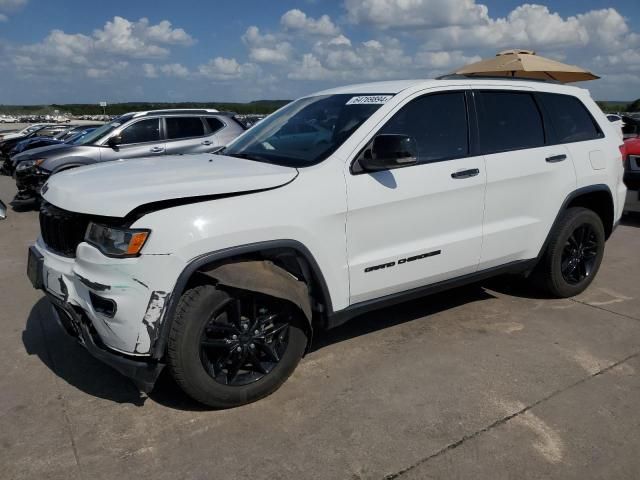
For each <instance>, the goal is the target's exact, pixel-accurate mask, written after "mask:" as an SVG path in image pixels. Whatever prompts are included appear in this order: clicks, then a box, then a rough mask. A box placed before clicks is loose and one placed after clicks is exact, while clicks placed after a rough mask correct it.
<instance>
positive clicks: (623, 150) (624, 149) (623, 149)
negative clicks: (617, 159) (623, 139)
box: [618, 143, 627, 163]
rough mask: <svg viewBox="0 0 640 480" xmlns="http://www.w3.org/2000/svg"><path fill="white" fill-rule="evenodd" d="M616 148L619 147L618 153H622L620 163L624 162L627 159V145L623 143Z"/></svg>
mask: <svg viewBox="0 0 640 480" xmlns="http://www.w3.org/2000/svg"><path fill="white" fill-rule="evenodd" d="M618 148H620V155H622V163H625V162H626V161H627V145H626V144H624V143H623V144H622V145H620V147H618Z"/></svg>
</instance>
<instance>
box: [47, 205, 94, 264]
mask: <svg viewBox="0 0 640 480" xmlns="http://www.w3.org/2000/svg"><path fill="white" fill-rule="evenodd" d="M89 221H90V219H89V216H88V215H82V214H80V213H73V212H67V211H66V210H62V209H60V208H57V207H54V206H53V205H51V204H50V203H47V202H45V201H42V205H41V206H40V234H41V235H42V240H44V243H45V244H46V245H47V247H48V248H49V249H51V250H52V251H54V252H55V253H57V254H59V255H62V256H64V257H70V258H73V257H75V256H76V247H77V246H78V244H79V243H80V242H82V241H83V240H84V234H85V232H86V231H87V226H88V225H89Z"/></svg>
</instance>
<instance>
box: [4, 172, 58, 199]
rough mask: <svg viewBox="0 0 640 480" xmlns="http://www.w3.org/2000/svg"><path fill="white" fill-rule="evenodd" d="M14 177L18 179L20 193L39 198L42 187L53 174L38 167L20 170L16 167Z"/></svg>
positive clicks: (17, 185) (17, 184)
mask: <svg viewBox="0 0 640 480" xmlns="http://www.w3.org/2000/svg"><path fill="white" fill-rule="evenodd" d="M13 176H14V177H15V179H16V187H18V193H19V194H22V195H23V196H24V195H30V196H33V197H37V196H39V195H40V190H41V189H42V186H43V185H44V184H45V183H46V182H47V180H48V179H49V177H50V176H51V174H50V173H49V172H46V171H44V170H41V169H39V168H38V167H28V168H25V169H24V170H19V169H18V168H16V167H15V166H14V171H13Z"/></svg>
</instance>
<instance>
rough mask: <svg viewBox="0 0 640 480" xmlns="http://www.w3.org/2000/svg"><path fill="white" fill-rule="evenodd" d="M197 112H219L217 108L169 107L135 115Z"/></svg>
mask: <svg viewBox="0 0 640 480" xmlns="http://www.w3.org/2000/svg"><path fill="white" fill-rule="evenodd" d="M197 113H219V112H218V110H216V109H215V108H173V109H172V108H169V109H164V110H148V111H146V112H133V116H134V117H143V116H145V115H152V114H153V115H179V114H197Z"/></svg>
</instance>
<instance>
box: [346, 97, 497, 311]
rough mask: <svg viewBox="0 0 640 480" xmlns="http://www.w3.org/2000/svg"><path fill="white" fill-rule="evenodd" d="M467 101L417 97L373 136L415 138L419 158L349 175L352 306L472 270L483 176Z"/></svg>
mask: <svg viewBox="0 0 640 480" xmlns="http://www.w3.org/2000/svg"><path fill="white" fill-rule="evenodd" d="M468 105H469V101H468V99H467V95H466V93H465V92H464V91H456V90H453V91H440V92H437V93H432V94H428V95H424V94H423V95H421V96H416V97H414V98H413V99H412V100H410V101H409V102H408V103H406V104H405V105H404V106H403V107H401V108H399V109H398V110H397V111H396V112H394V113H393V116H392V117H391V118H389V119H388V120H387V121H386V123H385V124H384V125H382V126H381V128H380V129H379V130H378V131H377V132H376V134H402V135H409V136H411V137H413V138H414V140H415V141H416V144H417V146H418V163H417V164H416V165H412V166H408V167H405V168H397V169H392V170H388V171H379V172H374V173H366V172H364V173H353V172H352V171H348V172H347V173H346V182H347V201H348V213H347V249H348V252H347V253H348V259H349V278H350V288H351V291H350V293H351V303H352V304H353V303H358V302H362V301H366V300H369V299H374V298H379V297H382V296H385V295H389V294H393V293H397V292H401V291H406V290H409V289H412V288H416V287H421V286H424V285H428V284H431V283H436V282H439V281H442V280H446V279H449V278H453V277H457V276H461V275H465V274H469V273H472V272H475V270H476V268H477V266H478V261H479V258H480V249H481V245H482V211H483V207H484V190H485V178H486V177H485V165H484V158H483V157H482V156H478V155H476V154H475V153H473V152H472V149H471V148H470V143H471V142H470V133H471V132H470V130H469V128H468V111H467V106H468ZM373 137H374V135H372V138H371V141H370V142H369V145H370V144H371V142H372V141H373ZM367 148H369V146H367V147H365V150H364V152H363V154H364V155H366V149H367Z"/></svg>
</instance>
